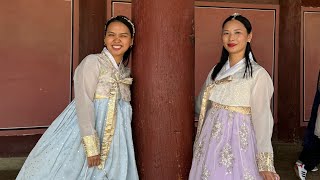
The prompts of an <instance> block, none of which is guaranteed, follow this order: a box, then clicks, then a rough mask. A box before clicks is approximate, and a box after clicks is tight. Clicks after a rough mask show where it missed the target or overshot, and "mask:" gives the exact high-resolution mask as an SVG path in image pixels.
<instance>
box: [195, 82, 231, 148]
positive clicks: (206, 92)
mask: <svg viewBox="0 0 320 180" xmlns="http://www.w3.org/2000/svg"><path fill="white" fill-rule="evenodd" d="M231 80H232V78H231V76H228V77H226V78H223V79H221V80H218V81H214V82H213V83H211V84H209V85H208V86H207V87H206V89H205V90H204V93H203V97H202V102H201V108H200V115H199V123H198V128H197V134H196V139H195V142H197V141H198V138H199V136H200V133H201V130H202V126H203V121H204V118H205V115H206V111H207V104H208V99H209V95H210V92H211V90H212V89H213V88H214V87H215V86H216V85H219V84H222V83H227V82H230V81H231ZM195 144H196V143H195Z"/></svg>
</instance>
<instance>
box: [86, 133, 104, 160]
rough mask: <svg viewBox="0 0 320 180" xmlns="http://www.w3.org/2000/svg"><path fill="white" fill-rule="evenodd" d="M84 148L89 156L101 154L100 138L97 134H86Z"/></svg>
mask: <svg viewBox="0 0 320 180" xmlns="http://www.w3.org/2000/svg"><path fill="white" fill-rule="evenodd" d="M82 143H83V147H84V150H85V151H86V154H87V157H91V156H96V155H99V154H100V150H99V147H100V146H99V138H98V136H97V135H96V134H94V135H90V136H84V137H83V138H82Z"/></svg>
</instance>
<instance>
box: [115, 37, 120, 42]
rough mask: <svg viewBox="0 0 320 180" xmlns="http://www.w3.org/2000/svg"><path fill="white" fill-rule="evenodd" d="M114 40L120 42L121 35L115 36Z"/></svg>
mask: <svg viewBox="0 0 320 180" xmlns="http://www.w3.org/2000/svg"><path fill="white" fill-rule="evenodd" d="M113 41H114V42H120V41H121V40H120V37H119V36H115V38H114V40H113Z"/></svg>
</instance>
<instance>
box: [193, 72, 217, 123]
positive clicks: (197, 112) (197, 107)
mask: <svg viewBox="0 0 320 180" xmlns="http://www.w3.org/2000/svg"><path fill="white" fill-rule="evenodd" d="M213 69H214V68H212V69H211V71H210V72H209V74H208V76H207V79H206V81H205V82H204V84H203V85H202V88H201V90H200V92H199V95H198V96H197V98H196V103H195V118H196V119H198V118H199V115H200V108H201V102H202V97H203V93H204V90H205V89H206V87H207V86H208V85H209V84H210V83H211V82H212V79H211V74H212V71H213Z"/></svg>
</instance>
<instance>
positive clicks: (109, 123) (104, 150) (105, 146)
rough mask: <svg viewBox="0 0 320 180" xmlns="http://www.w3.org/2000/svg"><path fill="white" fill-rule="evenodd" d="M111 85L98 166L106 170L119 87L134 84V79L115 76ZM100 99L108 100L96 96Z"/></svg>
mask: <svg viewBox="0 0 320 180" xmlns="http://www.w3.org/2000/svg"><path fill="white" fill-rule="evenodd" d="M110 83H112V88H111V91H110V97H108V98H109V102H108V111H107V114H106V127H105V131H104V136H103V139H102V146H101V154H100V159H101V163H100V165H99V166H98V168H99V169H103V168H104V164H105V160H106V159H107V158H108V155H109V151H110V146H111V143H112V138H113V135H114V131H115V125H116V120H117V117H116V114H117V104H116V102H117V99H118V96H119V85H120V84H127V85H130V84H132V78H123V79H120V76H119V74H118V73H116V74H115V78H110ZM100 98H106V97H105V96H102V95H99V94H96V95H95V99H100Z"/></svg>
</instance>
